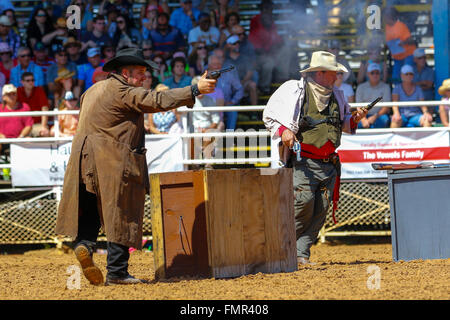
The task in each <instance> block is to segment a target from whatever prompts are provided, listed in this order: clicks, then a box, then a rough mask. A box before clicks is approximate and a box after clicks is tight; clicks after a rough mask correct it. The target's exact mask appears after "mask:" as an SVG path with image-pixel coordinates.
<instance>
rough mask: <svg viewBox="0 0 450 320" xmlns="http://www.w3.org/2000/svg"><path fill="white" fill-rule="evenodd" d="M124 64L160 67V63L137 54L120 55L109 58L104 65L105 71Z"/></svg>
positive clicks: (151, 67)
mask: <svg viewBox="0 0 450 320" xmlns="http://www.w3.org/2000/svg"><path fill="white" fill-rule="evenodd" d="M124 66H143V67H147V68H150V69H158V65H157V64H156V63H154V62H153V61H150V60H144V59H141V58H138V57H135V56H119V57H115V58H113V59H111V60H109V61H108V62H107V63H105V65H104V66H103V71H105V72H111V71H116V70H117V69H118V68H119V67H124Z"/></svg>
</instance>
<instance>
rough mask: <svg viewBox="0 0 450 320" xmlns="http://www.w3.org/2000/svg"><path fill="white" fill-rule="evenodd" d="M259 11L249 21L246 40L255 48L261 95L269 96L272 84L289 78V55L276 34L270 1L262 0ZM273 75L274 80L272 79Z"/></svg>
mask: <svg viewBox="0 0 450 320" xmlns="http://www.w3.org/2000/svg"><path fill="white" fill-rule="evenodd" d="M260 10H261V13H260V14H258V15H256V16H255V17H253V18H252V19H251V20H250V33H249V37H248V38H249V41H250V42H251V43H252V44H253V46H254V47H255V52H256V57H257V66H258V69H257V71H258V75H259V80H258V86H259V89H260V91H261V92H262V93H263V94H269V93H270V86H271V84H272V82H284V81H285V80H287V79H288V78H289V71H290V69H289V67H290V66H289V61H290V57H291V54H290V50H289V47H288V46H287V45H285V44H284V42H283V38H282V37H281V36H280V35H279V34H278V29H277V27H276V24H275V21H274V19H273V12H272V11H273V4H272V1H270V0H263V1H262V2H261V5H260ZM274 71H276V72H274ZM274 75H275V76H276V78H273V76H274Z"/></svg>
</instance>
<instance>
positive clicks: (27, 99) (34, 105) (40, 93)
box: [17, 87, 48, 123]
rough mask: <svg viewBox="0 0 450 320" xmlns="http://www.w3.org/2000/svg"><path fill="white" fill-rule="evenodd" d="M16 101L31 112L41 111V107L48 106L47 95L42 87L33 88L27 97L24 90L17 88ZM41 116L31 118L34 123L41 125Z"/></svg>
mask: <svg viewBox="0 0 450 320" xmlns="http://www.w3.org/2000/svg"><path fill="white" fill-rule="evenodd" d="M17 101H19V102H22V103H24V104H26V105H28V106H29V108H30V109H31V111H43V110H42V107H46V106H48V100H47V95H46V94H45V91H44V89H42V87H33V89H31V94H30V95H29V96H27V94H26V93H25V88H24V87H20V88H17ZM41 121H42V118H41V116H38V117H33V122H34V123H41Z"/></svg>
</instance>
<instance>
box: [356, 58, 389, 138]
mask: <svg viewBox="0 0 450 320" xmlns="http://www.w3.org/2000/svg"><path fill="white" fill-rule="evenodd" d="M366 74H367V77H368V78H369V80H367V81H366V82H363V83H361V84H360V85H358V87H357V88H356V102H364V103H366V102H367V103H368V102H372V101H373V100H375V99H376V98H378V97H383V100H382V102H388V101H391V88H390V87H389V85H388V84H386V83H385V82H383V81H381V74H382V70H381V66H380V64H379V63H375V62H374V63H371V64H369V65H368V66H367V72H366ZM389 111H390V109H389V107H377V106H375V107H373V108H372V109H370V110H369V112H368V114H367V116H366V117H364V118H362V119H361V121H360V122H359V123H358V128H360V129H368V128H387V127H389V124H390V118H389Z"/></svg>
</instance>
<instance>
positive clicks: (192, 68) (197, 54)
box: [188, 41, 208, 77]
mask: <svg viewBox="0 0 450 320" xmlns="http://www.w3.org/2000/svg"><path fill="white" fill-rule="evenodd" d="M188 63H189V75H190V76H191V77H195V76H199V75H202V74H203V72H205V69H206V66H207V65H208V48H207V47H206V43H205V42H204V41H198V42H196V43H195V44H194V47H193V49H192V52H191V53H190V55H189V57H188Z"/></svg>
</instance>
